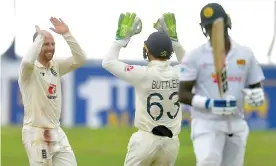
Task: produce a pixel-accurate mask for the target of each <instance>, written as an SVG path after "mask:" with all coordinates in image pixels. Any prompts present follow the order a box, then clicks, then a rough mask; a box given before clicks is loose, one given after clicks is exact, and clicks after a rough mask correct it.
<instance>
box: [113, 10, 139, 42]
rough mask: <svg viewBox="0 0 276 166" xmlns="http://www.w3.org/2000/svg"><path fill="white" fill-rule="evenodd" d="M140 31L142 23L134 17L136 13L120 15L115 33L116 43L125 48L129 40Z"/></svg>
mask: <svg viewBox="0 0 276 166" xmlns="http://www.w3.org/2000/svg"><path fill="white" fill-rule="evenodd" d="M141 31H142V21H141V19H140V18H139V17H136V13H126V14H124V13H121V15H120V18H119V22H118V29H117V32H116V41H117V43H119V44H120V45H121V46H122V47H126V46H127V44H128V42H129V41H130V38H131V37H132V36H133V35H136V34H139V33H140V32H141Z"/></svg>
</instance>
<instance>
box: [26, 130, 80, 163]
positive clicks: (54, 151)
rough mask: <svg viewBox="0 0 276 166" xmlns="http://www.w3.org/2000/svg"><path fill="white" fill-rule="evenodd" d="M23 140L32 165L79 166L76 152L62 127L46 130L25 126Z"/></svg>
mask: <svg viewBox="0 0 276 166" xmlns="http://www.w3.org/2000/svg"><path fill="white" fill-rule="evenodd" d="M22 142H23V144H24V146H25V150H26V152H27V155H28V158H29V163H30V166H77V162H76V158H75V155H74V152H73V150H72V149H71V145H70V144H69V141H68V139H67V136H66V134H65V133H64V131H63V130H62V128H61V127H58V128H56V129H48V130H45V129H43V128H37V127H31V126H23V128H22Z"/></svg>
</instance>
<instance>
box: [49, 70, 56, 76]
mask: <svg viewBox="0 0 276 166" xmlns="http://www.w3.org/2000/svg"><path fill="white" fill-rule="evenodd" d="M50 71H51V73H52V74H53V76H55V77H56V76H57V72H56V71H55V70H54V69H53V68H50Z"/></svg>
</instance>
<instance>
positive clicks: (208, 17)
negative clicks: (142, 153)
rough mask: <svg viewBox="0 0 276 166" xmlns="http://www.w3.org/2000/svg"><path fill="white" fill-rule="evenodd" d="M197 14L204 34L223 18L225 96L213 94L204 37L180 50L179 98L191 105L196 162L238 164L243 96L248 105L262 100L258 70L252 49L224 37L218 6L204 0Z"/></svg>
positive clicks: (211, 68) (243, 127)
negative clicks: (185, 51) (182, 54)
mask: <svg viewBox="0 0 276 166" xmlns="http://www.w3.org/2000/svg"><path fill="white" fill-rule="evenodd" d="M200 16H201V23H200V25H201V27H202V30H203V33H204V35H205V36H206V37H210V36H211V35H212V34H211V33H210V32H211V29H212V23H213V21H214V20H216V19H217V18H220V17H223V19H224V24H225V48H226V70H227V75H228V78H227V79H228V87H229V91H228V94H227V95H226V97H225V98H220V97H219V96H220V95H219V92H218V86H217V83H216V77H215V75H214V71H215V69H214V64H213V55H212V46H211V45H212V43H210V40H209V41H208V42H207V43H205V44H203V45H201V46H200V47H198V48H196V49H194V50H192V51H191V52H190V53H188V54H187V55H185V57H184V58H183V61H182V69H181V74H180V75H181V76H180V80H181V81H180V88H179V100H180V102H181V103H184V104H188V105H191V106H192V107H193V109H192V111H191V116H192V124H191V139H192V141H193V146H194V153H195V156H196V161H197V166H243V164H244V154H245V147H246V142H247V136H248V133H249V129H248V125H247V123H246V121H245V120H244V113H243V109H244V97H245V100H246V101H247V102H248V104H249V105H251V106H254V107H256V106H260V105H262V104H263V103H264V99H265V97H264V91H263V88H262V84H261V82H262V81H263V80H264V74H263V72H262V69H261V67H260V65H259V64H258V62H257V60H256V59H255V56H254V55H253V52H252V50H251V49H250V48H248V47H246V46H243V45H240V44H238V43H236V42H235V41H234V40H232V39H231V38H230V37H229V35H228V28H229V29H231V26H232V25H231V21H230V17H229V16H228V15H227V14H226V12H225V10H224V9H223V7H222V6H221V5H219V4H217V3H210V4H207V5H206V6H204V7H203V9H202V10H201V13H200ZM193 88H194V91H192V89H193ZM192 92H194V93H192ZM244 95H245V96H244Z"/></svg>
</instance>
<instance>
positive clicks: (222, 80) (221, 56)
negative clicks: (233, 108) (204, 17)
mask: <svg viewBox="0 0 276 166" xmlns="http://www.w3.org/2000/svg"><path fill="white" fill-rule="evenodd" d="M211 34H212V35H211V42H212V48H213V59H214V67H215V74H216V79H217V84H218V89H219V94H220V97H223V96H224V94H225V93H226V92H227V91H228V82H227V72H226V65H225V44H224V43H225V40H224V20H223V18H218V19H216V20H215V21H214V23H213V26H212V32H211Z"/></svg>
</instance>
